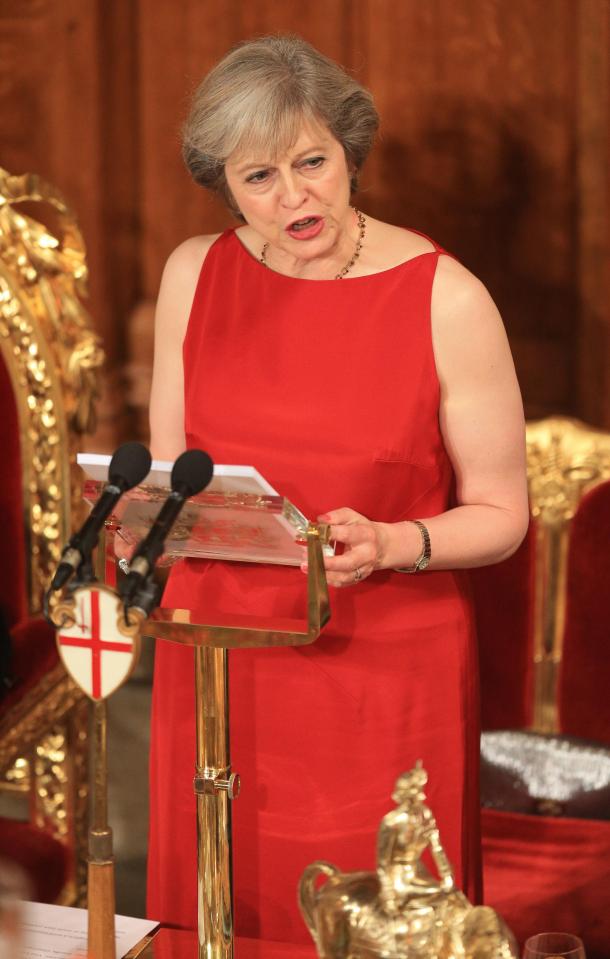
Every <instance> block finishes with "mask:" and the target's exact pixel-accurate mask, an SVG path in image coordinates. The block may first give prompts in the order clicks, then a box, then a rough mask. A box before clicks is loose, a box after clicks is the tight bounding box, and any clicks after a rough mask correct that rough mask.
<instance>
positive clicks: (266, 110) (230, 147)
mask: <svg viewBox="0 0 610 959" xmlns="http://www.w3.org/2000/svg"><path fill="white" fill-rule="evenodd" d="M304 120H305V121H308V120H309V121H314V122H315V121H318V122H320V121H321V122H322V123H323V124H324V125H325V126H326V127H327V128H328V129H329V130H330V132H331V133H332V135H333V136H334V137H335V139H336V140H338V141H339V143H340V144H341V146H342V147H343V149H344V151H345V155H346V159H347V163H348V168H349V170H350V175H351V189H352V191H354V190H355V189H356V188H357V185H358V181H357V177H358V173H359V171H360V169H361V168H362V165H363V163H364V161H365V159H366V157H367V155H368V153H369V150H370V148H371V145H372V143H373V139H374V136H375V132H376V130H377V127H378V125H379V117H378V114H377V111H376V109H375V105H374V103H373V98H372V96H371V94H370V93H369V91H368V90H365V89H364V87H362V86H361V85H360V84H359V83H358V82H357V81H356V80H354V79H353V78H352V77H350V76H349V74H347V73H346V72H345V71H344V70H343V69H342V68H341V67H340V66H338V64H336V63H334V62H333V61H332V60H329V59H328V57H325V56H324V55H323V54H322V53H320V52H319V51H318V50H316V49H315V47H312V46H311V44H309V43H307V42H306V41H305V40H302V39H301V38H300V37H296V36H269V37H261V38H260V39H257V40H249V41H246V42H245V43H241V44H239V45H238V46H237V47H234V48H233V49H232V50H230V51H229V53H228V54H227V55H226V56H225V57H223V59H222V60H221V61H220V62H219V63H217V64H216V66H215V67H214V68H213V69H212V70H211V71H210V73H208V75H207V76H206V77H205V78H204V79H203V81H202V82H201V84H200V85H199V87H198V88H197V90H196V92H195V95H194V97H193V102H192V105H191V110H190V114H189V116H188V119H187V121H186V123H185V125H184V129H183V136H182V155H183V158H184V162H185V163H186V166H187V168H188V170H189V172H190V174H191V176H192V177H193V179H194V180H195V182H196V183H199V184H200V185H201V186H204V187H207V188H208V189H210V190H212V191H213V192H215V193H217V194H218V195H219V196H221V197H222V198H223V199H224V201H225V202H226V203H227V205H228V206H229V208H230V209H231V211H232V212H233V213H234V214H235V215H236V216H238V217H239V216H240V212H239V210H238V209H237V208H236V205H235V202H234V200H233V197H232V196H231V191H230V190H229V187H228V185H227V181H226V179H225V173H224V165H225V162H226V160H227V158H228V157H229V156H231V154H232V153H234V152H239V153H240V154H242V155H247V154H254V153H255V152H256V151H257V150H261V149H264V151H265V153H266V154H267V155H269V154H271V156H272V157H277V156H280V155H281V154H282V153H283V152H284V151H285V150H286V149H288V148H289V147H290V146H291V145H292V144H293V143H294V142H295V141H296V139H297V137H298V133H299V130H300V127H301V124H302V123H303V121H304Z"/></svg>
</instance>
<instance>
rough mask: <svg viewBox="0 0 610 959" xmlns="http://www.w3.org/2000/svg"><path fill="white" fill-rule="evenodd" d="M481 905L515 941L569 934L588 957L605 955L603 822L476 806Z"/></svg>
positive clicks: (608, 834) (609, 827) (607, 878)
mask: <svg viewBox="0 0 610 959" xmlns="http://www.w3.org/2000/svg"><path fill="white" fill-rule="evenodd" d="M482 827H483V884H484V890H485V902H486V904H487V905H489V906H493V907H494V909H497V911H498V912H499V913H500V915H501V916H502V918H503V919H504V920H505V921H506V922H507V923H508V925H509V926H510V928H511V929H512V930H513V932H514V933H515V935H516V937H517V939H518V940H519V941H520V942H521V943H522V942H523V941H524V940H525V939H526V938H527V937H528V936H531V935H534V934H535V933H537V932H549V931H552V932H572V933H575V934H576V935H577V936H580V937H581V938H582V939H583V941H584V944H585V949H586V953H587V959H604V957H607V956H608V955H609V954H610V948H609V945H610V910H609V909H608V898H609V894H610V822H607V821H600V820H596V821H593V820H587V819H560V818H558V819H550V818H547V817H543V816H526V815H522V814H521V813H506V812H497V811H496V810H491V809H483V811H482Z"/></svg>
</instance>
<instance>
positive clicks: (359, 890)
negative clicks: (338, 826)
mask: <svg viewBox="0 0 610 959" xmlns="http://www.w3.org/2000/svg"><path fill="white" fill-rule="evenodd" d="M427 781H428V775H427V773H426V771H425V769H423V767H422V765H421V763H417V765H416V766H415V767H414V768H413V769H411V770H410V771H409V772H406V773H403V774H402V775H401V776H399V777H398V779H397V781H396V786H395V788H394V792H393V794H392V799H393V800H394V802H395V803H396V808H395V809H392V810H391V811H390V812H389V813H387V815H386V816H384V817H383V819H382V820H381V823H380V826H379V832H378V835H377V869H376V871H375V872H348V873H342V872H341V871H340V870H339V869H337V867H336V866H333V865H331V864H330V863H327V862H322V861H319V862H315V863H313V864H312V865H311V866H308V867H307V869H306V870H305V872H304V873H303V876H302V877H301V882H300V885H299V905H300V908H301V913H302V915H303V918H304V920H305V923H306V924H307V927H308V929H309V931H310V933H311V935H312V938H313V940H314V942H315V944H316V948H317V951H318V955H319V956H320V959H512V957H516V956H518V952H517V946H516V943H515V940H514V938H513V935H512V933H511V932H510V930H509V929H508V927H507V926H506V925H505V923H504V922H503V921H502V919H501V918H500V917H499V916H498V914H497V913H496V912H494V910H493V909H490V908H489V907H487V906H472V905H471V904H470V902H469V901H468V899H467V898H466V897H465V896H464V894H463V893H462V892H460V890H459V889H457V887H456V885H455V879H454V875H453V870H452V868H451V865H450V863H449V860H448V859H447V856H446V855H445V851H444V849H443V846H442V844H441V840H440V835H439V830H438V827H437V825H436V820H435V818H434V815H433V813H432V811H431V810H430V809H429V808H428V806H426V804H425V795H424V792H423V788H424V786H425V785H426V783H427ZM426 850H428V851H429V853H430V855H431V858H432V861H433V863H434V867H435V870H436V873H437V875H433V874H432V873H431V872H430V871H429V870H428V869H427V868H426V866H425V865H424V864H423V862H422V856H423V854H424V852H425V851H426ZM322 877H326V882H325V883H324V884H323V885H321V886H320V885H319V881H320V879H321V878H322Z"/></svg>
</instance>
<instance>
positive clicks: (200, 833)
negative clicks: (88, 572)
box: [106, 522, 330, 959]
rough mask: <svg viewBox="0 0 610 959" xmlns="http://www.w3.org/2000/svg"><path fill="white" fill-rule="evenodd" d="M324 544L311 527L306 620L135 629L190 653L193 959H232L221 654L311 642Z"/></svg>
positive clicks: (317, 620) (156, 620) (167, 618)
mask: <svg viewBox="0 0 610 959" xmlns="http://www.w3.org/2000/svg"><path fill="white" fill-rule="evenodd" d="M110 529H112V531H114V529H116V526H115V525H114V522H113V523H112V526H111V527H110ZM109 532H110V530H109ZM323 539H324V527H322V529H321V528H320V527H319V526H318V525H316V524H312V523H310V524H309V525H308V527H307V531H306V543H307V562H308V573H307V619H306V620H305V619H304V620H297V619H295V620H285V619H283V620H259V619H256V618H254V617H253V618H246V617H240V618H238V617H235V619H236V621H235V623H234V624H232V625H227V624H223V625H214V624H208V623H202V622H198V621H197V614H196V612H193V611H191V610H184V609H164V608H160V609H157V610H156V611H155V612H154V613H153V614H152V615H151V616H150V617H149V619H147V620H146V621H145V622H144V623H143V624H142V635H144V636H150V637H153V638H155V639H163V640H170V641H171V642H175V643H182V644H184V645H187V646H194V647H195V695H196V700H195V710H196V725H197V730H196V731H197V756H196V774H195V781H194V786H195V794H196V797H197V883H198V890H197V902H198V930H197V941H198V959H232V957H233V942H234V936H233V912H232V878H231V858H232V857H231V811H230V800H231V799H233V798H235V797H236V796H237V794H238V792H239V777H238V776H237V774H236V773H234V772H232V770H231V760H230V752H229V702H228V672H227V650H228V649H238V648H241V647H260V646H304V645H308V644H309V643H313V642H314V641H315V640H316V639H317V637H318V636H319V635H320V632H321V630H322V628H323V627H324V626H325V624H326V623H327V622H328V620H329V618H330V609H329V601H328V588H327V584H326V574H325V571H324V560H323V554H322V541H323ZM112 540H113V537H112V536H110V535H109V536H107V537H106V582H107V583H108V584H109V585H112V586H113V585H114V576H115V557H114V552H113V549H112Z"/></svg>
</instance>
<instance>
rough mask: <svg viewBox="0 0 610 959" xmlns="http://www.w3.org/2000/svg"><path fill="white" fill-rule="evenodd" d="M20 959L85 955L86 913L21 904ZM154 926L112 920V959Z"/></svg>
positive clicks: (142, 921)
mask: <svg viewBox="0 0 610 959" xmlns="http://www.w3.org/2000/svg"><path fill="white" fill-rule="evenodd" d="M22 915H23V920H22V921H23V926H24V931H25V949H24V953H23V956H24V959H73V957H74V956H77V955H80V956H85V955H86V954H87V910H86V909H73V908H71V907H70V906H49V905H47V904H46V903H42V902H24V903H23V913H22ZM158 925H159V923H158V922H153V921H151V920H149V919H130V918H128V917H127V916H115V937H116V956H117V959H123V956H124V955H125V954H126V953H127V952H129V950H130V949H132V948H133V947H134V946H135V945H137V943H138V942H140V940H141V939H143V938H144V936H147V935H148V934H149V933H151V932H152V930H153V929H156V928H157V926H158Z"/></svg>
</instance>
